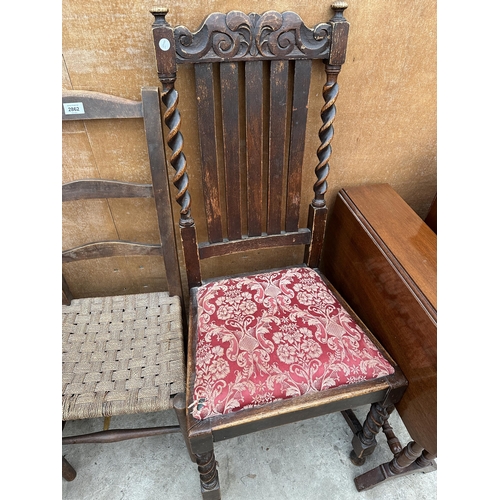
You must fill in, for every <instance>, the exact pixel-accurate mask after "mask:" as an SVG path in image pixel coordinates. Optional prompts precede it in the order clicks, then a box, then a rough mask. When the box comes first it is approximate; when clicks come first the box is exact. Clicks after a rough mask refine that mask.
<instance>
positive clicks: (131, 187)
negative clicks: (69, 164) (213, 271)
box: [62, 87, 186, 480]
mask: <svg viewBox="0 0 500 500" xmlns="http://www.w3.org/2000/svg"><path fill="white" fill-rule="evenodd" d="M141 97H142V98H141V101H133V100H129V99H123V98H120V97H117V96H113V95H108V94H102V93H98V92H91V91H65V92H63V96H62V104H63V107H62V119H63V121H68V120H106V121H109V120H123V119H134V118H135V119H142V120H143V123H144V130H145V135H146V141H147V149H148V157H149V166H150V172H151V183H149V184H138V183H130V182H123V181H119V180H115V179H113V180H111V179H80V180H76V181H72V182H67V183H65V184H63V186H62V200H63V202H64V203H72V202H74V201H75V200H91V199H92V200H94V199H104V200H109V199H112V198H136V197H145V198H154V201H155V206H156V214H157V219H158V229H159V240H160V243H142V242H132V241H121V240H113V241H93V242H90V243H86V244H84V245H80V246H78V247H75V248H71V249H67V250H65V251H63V253H62V262H63V287H62V288H63V290H62V291H63V311H62V420H63V429H64V424H65V422H66V421H69V420H78V419H88V418H102V417H104V422H105V423H104V430H103V431H102V432H97V433H91V434H84V435H79V436H66V437H63V440H62V442H63V445H66V444H79V443H110V442H117V441H122V440H126V439H134V438H139V437H147V436H156V435H162V434H167V433H171V432H179V431H180V432H182V433H183V435H185V429H186V412H185V409H184V405H185V395H184V394H183V393H184V392H185V379H186V377H185V373H186V372H185V349H184V338H183V319H182V298H181V297H182V290H181V280H180V273H179V264H178V259H177V250H176V244H175V236H174V231H173V222H172V211H171V202H170V191H169V185H168V178H167V171H166V157H165V148H164V142H163V130H162V122H161V108H160V94H159V90H158V88H156V87H147V88H142V91H141ZM114 123H116V122H115V121H114V122H110V130H112V129H113V124H114ZM132 256H143V257H148V256H161V257H163V263H164V266H165V270H166V281H167V287H168V291H156V292H150V293H139V294H137V293H134V294H129V295H116V296H106V297H91V298H73V295H72V293H71V290H70V287H69V286H68V283H67V280H66V279H65V277H64V270H65V269H66V270H67V269H68V266H71V265H72V264H71V263H73V262H77V261H80V260H84V259H97V258H103V259H104V258H109V257H111V258H114V257H118V258H122V257H124V258H129V257H132ZM172 408H173V409H175V412H176V415H177V418H178V420H179V425H177V426H162V427H155V428H143V429H114V430H110V429H109V419H110V417H112V416H117V415H125V414H140V413H147V412H153V411H163V410H169V409H172ZM75 476H76V472H75V470H74V468H73V467H72V466H71V464H69V462H68V461H67V460H66V459H65V458H64V457H63V477H64V478H65V479H66V480H73V479H74V478H75Z"/></svg>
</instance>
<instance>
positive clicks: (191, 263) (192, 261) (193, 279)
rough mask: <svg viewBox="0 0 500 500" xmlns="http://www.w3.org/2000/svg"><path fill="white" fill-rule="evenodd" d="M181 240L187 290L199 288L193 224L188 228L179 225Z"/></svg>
mask: <svg viewBox="0 0 500 500" xmlns="http://www.w3.org/2000/svg"><path fill="white" fill-rule="evenodd" d="M181 240H182V247H183V249H184V259H185V261H186V273H187V279H188V286H189V288H192V287H193V286H199V285H201V267H200V256H199V253H198V244H197V242H196V228H195V226H194V224H193V225H189V226H182V225H181Z"/></svg>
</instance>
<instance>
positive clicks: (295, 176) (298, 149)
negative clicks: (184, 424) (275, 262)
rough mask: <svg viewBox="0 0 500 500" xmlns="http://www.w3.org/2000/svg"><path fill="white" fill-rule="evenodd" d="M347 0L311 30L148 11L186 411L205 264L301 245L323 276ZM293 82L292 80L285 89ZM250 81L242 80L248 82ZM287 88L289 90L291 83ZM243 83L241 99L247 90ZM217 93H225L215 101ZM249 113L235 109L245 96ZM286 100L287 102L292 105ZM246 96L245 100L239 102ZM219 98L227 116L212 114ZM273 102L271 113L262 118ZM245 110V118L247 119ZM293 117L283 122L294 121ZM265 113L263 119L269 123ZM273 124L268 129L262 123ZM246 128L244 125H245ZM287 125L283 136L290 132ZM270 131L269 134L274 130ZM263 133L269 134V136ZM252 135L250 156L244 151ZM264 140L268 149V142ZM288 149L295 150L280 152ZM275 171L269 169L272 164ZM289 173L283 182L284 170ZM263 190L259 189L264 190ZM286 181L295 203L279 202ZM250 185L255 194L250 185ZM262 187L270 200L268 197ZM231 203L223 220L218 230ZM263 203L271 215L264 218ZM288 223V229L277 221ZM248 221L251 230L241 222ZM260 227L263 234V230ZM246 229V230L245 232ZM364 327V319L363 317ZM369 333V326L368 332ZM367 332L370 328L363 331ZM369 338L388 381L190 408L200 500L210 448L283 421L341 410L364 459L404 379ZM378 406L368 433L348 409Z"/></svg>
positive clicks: (266, 17) (209, 489)
mask: <svg viewBox="0 0 500 500" xmlns="http://www.w3.org/2000/svg"><path fill="white" fill-rule="evenodd" d="M346 8H347V4H346V3H345V2H340V1H336V2H334V4H333V6H332V9H333V12H334V14H333V17H332V18H331V19H330V20H329V21H328V22H325V23H320V24H318V25H317V26H316V27H315V28H313V29H309V28H307V27H306V26H305V25H304V23H303V22H302V20H301V18H300V17H299V16H298V15H297V14H295V13H293V12H285V13H282V14H280V13H278V12H274V11H269V12H266V13H264V14H262V15H258V14H254V13H253V14H249V15H246V14H244V13H242V12H239V11H232V12H230V13H228V14H227V15H226V14H222V13H213V14H211V15H209V16H208V17H207V18H206V19H205V21H204V22H203V24H202V25H201V27H200V28H199V29H198V30H197V31H196V32H193V33H192V32H190V31H189V30H188V29H187V28H186V27H184V26H177V27H171V26H170V25H169V24H168V23H167V21H166V19H165V16H166V14H167V11H166V10H164V9H159V10H155V11H152V14H153V15H154V17H155V21H154V23H153V26H152V31H153V40H154V45H155V51H156V59H157V66H158V68H157V69H158V75H159V79H160V81H161V82H162V84H163V91H162V101H163V103H164V105H165V108H166V110H165V113H164V123H165V125H166V127H167V129H168V137H167V143H168V145H169V147H170V149H171V150H172V155H171V158H170V163H171V165H172V167H173V168H174V170H175V172H176V173H175V178H174V185H175V186H176V187H177V189H178V193H177V195H176V200H177V203H178V204H179V205H180V207H181V210H180V223H179V225H180V232H181V238H182V244H183V251H184V257H185V262H186V271H187V277H188V284H189V288H190V295H191V298H190V312H189V340H188V354H187V356H188V359H187V370H188V372H187V377H188V379H187V397H186V401H187V406H189V405H190V404H192V402H193V396H192V394H193V385H194V378H195V373H194V372H195V370H194V367H195V359H196V338H197V331H196V330H197V312H196V310H197V299H196V296H197V290H198V287H199V286H200V285H201V284H202V283H203V282H202V277H201V266H200V260H202V259H206V258H212V257H220V256H223V255H227V254H233V253H234V252H241V251H246V250H250V249H262V248H274V247H277V246H287V245H305V252H304V264H305V265H307V266H309V267H311V268H317V267H318V265H319V260H320V256H321V251H322V242H323V237H324V231H325V222H326V216H327V206H326V203H325V192H326V188H327V183H326V178H327V176H328V172H329V163H328V162H329V159H330V156H331V146H330V142H331V140H332V137H333V125H332V124H333V120H334V118H335V113H336V108H335V101H336V99H337V95H338V84H337V76H338V74H339V72H340V69H341V66H342V64H343V63H344V61H345V55H346V46H347V35H348V30H349V24H348V22H347V21H346V19H345V18H344V15H343V12H344V10H345V9H346ZM313 59H319V60H323V61H324V64H325V72H326V83H325V85H324V87H323V97H324V101H325V102H324V105H323V108H322V110H321V119H322V125H321V128H320V131H319V138H320V142H321V144H320V146H319V148H318V150H317V156H318V159H319V163H318V164H317V166H316V169H315V173H316V177H317V180H316V182H315V184H314V199H313V200H312V202H311V204H310V207H309V217H308V225H307V227H306V228H299V227H298V226H299V212H300V207H299V203H300V191H301V178H302V177H301V175H302V174H301V172H302V162H303V157H304V143H305V137H306V133H305V124H306V118H307V109H308V98H309V82H310V76H311V67H312V61H313ZM181 64H193V65H194V75H195V81H196V91H197V96H198V97H197V103H198V126H199V130H200V134H199V135H200V152H201V172H202V176H201V177H202V180H203V186H204V197H205V198H204V203H205V212H206V218H207V226H208V242H203V243H200V244H198V241H197V234H196V229H195V225H194V221H193V218H192V216H191V196H190V193H189V191H188V184H189V183H188V175H187V161H186V157H185V155H184V152H183V145H184V139H183V136H182V133H181V130H180V123H181V120H180V113H179V109H178V102H179V94H178V92H177V90H176V87H175V82H176V77H177V67H178V65H181ZM243 66H244V70H243V69H242V67H243ZM289 74H293V75H294V77H295V83H294V84H290V85H289V84H288V81H289V79H288V77H289ZM243 79H244V82H243ZM263 82H269V84H268V85H269V87H268V96H269V97H268V101H266V99H265V98H263V97H262V96H263V92H262V90H261V88H262V85H263ZM288 85H289V86H288ZM243 86H244V89H245V90H244V92H243V91H242V90H241V89H242V88H243ZM219 92H220V93H219ZM242 93H243V94H244V100H245V106H241V107H238V106H237V105H236V103H237V102H240V101H239V97H240V94H242ZM290 99H291V101H290ZM242 100H243V97H242ZM217 102H220V108H221V109H220V111H219V112H220V115H219V117H217V115H216V112H215V111H214V109H215V108H216V106H217ZM266 103H267V105H268V113H267V114H266V113H265V111H266ZM243 108H244V111H243V112H242V114H243V116H242V115H241V114H240V111H241V110H242V109H243ZM287 110H288V115H287ZM264 116H265V118H264ZM267 119H268V120H269V121H266V120H267ZM219 120H220V122H221V123H222V127H221V133H222V136H223V138H222V144H223V152H222V153H221V154H219V153H218V150H217V148H218V144H220V143H218V142H217V140H216V139H214V133H215V131H216V130H217V129H219V125H218V123H219ZM243 122H245V125H241V127H240V124H241V123H243ZM288 124H289V125H290V129H289V130H288V131H287V125H288ZM267 127H268V130H267ZM267 132H268V137H269V139H267ZM245 138H246V150H245V154H243V153H241V154H240V148H241V143H242V139H245ZM267 140H268V142H267ZM285 144H288V148H287V146H285ZM266 148H267V151H268V163H267V165H266V168H267V172H268V175H267V176H266V175H263V172H266V170H265V169H263V164H264V163H265V162H266V159H265V156H266V155H265V154H263V151H265V150H266ZM218 156H222V157H223V162H222V163H223V164H224V173H223V176H224V181H225V186H226V190H225V204H224V203H223V202H221V201H220V200H219V197H220V196H221V191H220V189H219V181H218V175H219V174H218V167H217V158H218ZM245 163H246V165H247V166H246V172H247V173H246V175H247V179H246V182H247V186H248V187H249V189H248V192H247V193H246V196H247V200H248V207H247V210H246V212H247V220H246V221H244V222H243V223H242V219H243V216H242V214H243V213H244V211H243V210H242V207H241V199H242V198H243V197H244V196H243V195H242V191H241V189H240V184H242V182H241V181H242V179H244V175H243V174H241V172H242V171H243V170H244V169H243V168H240V167H241V164H245ZM285 172H288V177H287V178H286V179H285V177H284V175H285V174H284V173H285ZM265 177H267V187H264V188H263V189H262V190H260V189H258V187H257V186H259V185H261V182H262V181H264V182H266V179H265ZM284 183H286V186H287V190H288V195H285V196H283V200H282V187H283V185H284ZM250 187H251V189H250ZM266 189H267V204H266V199H265V197H264V196H263V195H262V192H263V191H264V190H266ZM224 205H225V207H226V208H225V220H226V221H227V227H224V226H223V223H222V221H223V220H224V217H222V216H221V214H222V213H224ZM262 205H264V207H265V208H267V213H266V215H265V216H262V217H261V214H262V213H263V210H262V209H261V207H262ZM282 221H283V222H284V223H283V224H282ZM245 224H246V226H245ZM264 225H265V229H264V230H263V229H262V227H263V226H264ZM245 227H246V228H247V232H246V234H244V232H243V231H244V229H245ZM325 282H326V283H327V285H328V286H329V287H330V290H332V293H333V294H334V295H335V296H336V297H337V298H338V299H339V301H340V302H341V303H342V304H343V305H344V306H345V307H346V309H347V310H348V311H349V313H350V314H351V315H352V316H353V317H354V318H356V319H357V320H359V318H357V315H356V314H355V313H354V311H352V309H351V308H349V306H348V305H347V304H346V303H345V301H343V299H342V298H341V297H340V296H339V294H338V293H337V292H336V291H335V290H334V289H333V287H332V286H331V284H329V283H328V282H327V280H325ZM359 324H360V325H362V323H361V322H360V321H359ZM362 327H363V326H362ZM365 331H367V330H365ZM367 335H369V337H370V338H371V339H372V341H373V342H374V344H375V345H376V346H377V347H378V348H379V350H380V351H381V352H382V353H383V354H384V356H385V357H386V359H388V360H389V361H390V362H391V364H393V366H394V367H395V373H394V374H393V375H390V376H386V377H382V378H378V379H375V380H371V381H365V382H361V383H356V384H352V385H347V386H341V387H337V388H333V389H329V390H325V391H322V392H319V393H315V394H306V395H304V396H299V397H293V398H291V399H286V400H282V401H276V402H273V403H269V404H266V405H263V406H260V407H255V408H250V409H243V410H239V411H235V412H233V413H228V414H224V415H220V416H216V417H211V418H207V419H205V420H201V421H199V420H195V419H194V418H193V417H192V415H191V414H190V413H189V410H187V411H188V415H187V420H188V440H189V443H190V446H191V450H192V452H193V455H194V456H195V459H196V462H197V464H198V470H199V473H200V482H201V492H202V496H203V498H204V500H209V499H210V500H211V499H219V498H220V486H219V479H218V472H217V467H216V461H215V455H214V442H217V441H220V440H225V439H229V438H232V437H236V436H239V435H243V434H247V433H250V432H254V431H258V430H262V429H266V428H270V427H273V426H277V425H282V424H287V423H290V422H295V421H299V420H303V419H307V418H311V417H316V416H318V415H324V414H327V413H331V412H336V411H342V412H343V415H344V417H345V418H346V419H347V421H348V422H349V425H350V426H351V428H352V430H353V431H354V433H355V435H354V438H353V453H352V456H353V459H354V460H358V461H362V460H364V457H365V456H367V455H369V454H370V453H372V452H373V450H374V447H375V446H376V440H375V436H376V434H377V432H378V431H379V429H380V428H381V427H382V426H383V425H384V423H386V421H387V418H388V416H389V413H390V411H391V410H392V409H393V405H394V404H395V403H396V402H397V401H398V400H399V399H400V398H401V396H402V394H403V393H404V390H405V388H406V385H407V381H406V379H405V377H404V376H403V374H402V372H401V370H400V369H399V368H398V367H397V366H396V363H395V362H394V361H393V360H392V359H391V358H390V356H389V354H388V353H387V352H386V351H385V350H384V349H383V347H382V346H381V345H380V344H379V343H378V341H377V340H376V339H375V338H374V337H373V336H372V335H371V334H370V333H369V332H367ZM365 404H371V409H370V413H369V415H368V416H367V419H366V421H365V423H364V425H363V426H361V424H360V423H359V422H358V421H357V419H356V418H355V416H354V414H353V412H352V411H351V410H350V409H351V408H355V407H357V406H360V405H365Z"/></svg>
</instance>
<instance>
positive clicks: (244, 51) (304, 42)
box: [154, 11, 347, 73]
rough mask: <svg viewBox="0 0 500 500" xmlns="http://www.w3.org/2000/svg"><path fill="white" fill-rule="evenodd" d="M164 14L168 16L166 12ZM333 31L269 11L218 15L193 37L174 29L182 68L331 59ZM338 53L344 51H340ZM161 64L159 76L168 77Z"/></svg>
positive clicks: (291, 14) (290, 14) (328, 26)
mask: <svg viewBox="0 0 500 500" xmlns="http://www.w3.org/2000/svg"><path fill="white" fill-rule="evenodd" d="M162 13H163V14H165V12H164V11H163V12H162ZM157 14H158V13H157ZM344 21H345V19H344ZM154 27H155V26H154ZM331 30H332V26H331V24H329V23H320V24H318V25H316V26H315V27H314V28H312V29H310V28H308V27H306V26H305V25H304V23H303V21H302V19H301V18H300V17H299V16H298V15H297V14H296V13H295V12H284V13H279V12H275V11H269V12H265V13H264V14H262V15H259V14H255V13H251V14H244V13H243V12H240V11H231V12H229V13H228V14H222V13H220V12H215V13H213V14H210V15H209V16H207V18H206V19H205V21H204V22H203V24H202V26H201V27H200V28H199V29H198V30H197V31H196V32H193V33H191V32H190V31H189V30H188V29H187V28H186V27H184V26H178V27H176V28H175V29H174V35H175V45H176V61H177V63H179V64H180V63H189V62H208V61H210V62H223V61H227V60H233V61H248V60H250V61H252V60H266V59H285V60H286V59H328V57H329V50H330V34H331ZM220 34H222V35H223V40H224V42H223V43H220V40H221V36H220ZM217 35H218V36H217ZM155 42H156V40H155ZM346 42H347V39H345V40H343V43H346ZM155 45H156V43H155ZM335 49H336V50H337V46H335ZM338 50H340V51H341V48H339V49H338ZM157 54H158V53H157ZM160 55H161V54H160ZM162 62H163V61H160V65H161V67H159V68H158V72H159V73H168V71H165V70H164V68H165V66H166V65H165V64H161V63H162Z"/></svg>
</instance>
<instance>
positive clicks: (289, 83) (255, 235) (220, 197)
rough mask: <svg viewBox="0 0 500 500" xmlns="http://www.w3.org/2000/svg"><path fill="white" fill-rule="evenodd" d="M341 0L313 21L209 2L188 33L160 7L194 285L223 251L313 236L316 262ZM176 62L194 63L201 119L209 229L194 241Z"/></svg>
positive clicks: (160, 47)
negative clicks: (309, 160)
mask: <svg viewBox="0 0 500 500" xmlns="http://www.w3.org/2000/svg"><path fill="white" fill-rule="evenodd" d="M337 3H338V4H339V7H337V8H335V11H334V16H333V17H332V19H331V20H330V22H328V23H321V24H318V25H317V26H316V27H315V28H313V29H309V28H307V27H306V26H305V25H304V23H303V22H302V20H301V18H300V17H299V16H298V15H297V14H295V13H293V12H285V13H283V14H280V13H278V12H272V11H271V12H266V13H265V14H263V15H257V14H250V15H246V14H243V13H242V12H237V11H232V12H230V13H228V14H227V15H225V14H221V13H214V14H211V15H210V16H208V17H207V19H206V20H205V22H204V23H203V25H202V27H201V28H200V29H199V30H198V31H196V32H195V33H191V32H190V31H189V30H188V29H187V28H185V27H183V26H179V27H177V28H173V27H171V26H170V25H169V24H168V23H167V22H166V20H165V15H166V13H167V12H166V11H155V12H154V13H153V14H154V16H155V22H154V24H153V37H154V41H155V47H156V55H157V62H158V74H159V77H160V80H161V82H162V84H163V92H162V100H163V103H164V104H165V107H166V111H165V114H164V117H165V124H166V125H167V127H168V130H169V133H168V139H167V143H168V145H169V147H170V148H171V149H172V156H171V159H170V162H171V164H172V166H173V168H174V169H175V171H176V176H175V180H174V184H175V186H176V187H177V189H178V193H177V196H176V200H177V202H178V203H179V205H180V206H181V219H180V227H181V233H182V241H183V245H184V252H185V258H186V263H187V264H186V267H187V274H188V281H189V286H190V287H193V286H197V285H200V284H201V271H200V263H199V261H200V259H205V258H208V257H214V256H220V255H224V254H227V253H233V252H240V251H246V250H251V249H257V248H268V247H275V246H287V245H306V250H305V263H306V264H307V265H309V266H312V267H316V266H317V265H318V262H319V257H320V254H321V247H322V241H323V234H324V229H325V221H326V205H325V198H324V195H325V192H326V189H327V182H326V178H327V176H328V172H329V163H328V162H329V159H330V155H331V147H330V142H331V140H332V138H333V120H334V118H335V101H336V99H337V95H338V84H337V76H338V74H339V72H340V69H341V66H342V64H343V63H344V61H345V54H346V46H347V34H348V30H349V24H348V23H347V21H346V19H345V18H344V16H343V10H344V9H345V8H346V6H347V5H346V4H345V3H343V2H337ZM314 59H320V60H324V62H325V71H326V75H327V78H326V83H325V85H324V88H323V97H324V100H325V104H324V106H323V109H322V112H321V118H322V122H323V125H322V127H321V130H320V132H319V136H320V140H321V144H320V146H319V148H318V152H317V154H318V158H319V163H318V164H317V166H316V170H315V171H316V177H317V180H316V182H315V184H314V199H313V201H312V203H311V205H310V213H309V221H308V226H307V227H306V228H299V213H300V199H301V184H302V163H303V158H304V145H305V137H306V128H305V125H306V121H307V111H308V97H309V85H310V77H311V69H312V60H314ZM181 64H194V67H195V70H194V72H195V73H194V74H195V80H196V93H197V96H198V99H197V112H198V123H199V126H200V128H201V129H202V130H200V134H199V137H200V154H201V169H202V181H203V193H204V201H205V210H206V219H207V234H208V241H207V242H203V243H201V244H199V245H198V242H197V237H196V232H195V229H194V221H193V219H192V217H191V197H190V194H189V190H188V184H189V183H188V173H187V160H186V157H185V155H184V152H183V144H184V139H183V136H182V133H181V130H180V114H179V111H178V109H177V105H178V101H179V96H178V92H177V90H176V88H175V81H176V74H177V67H178V65H181ZM238 103H239V104H238ZM219 123H221V126H219ZM218 133H219V134H220V137H218ZM220 146H222V149H223V151H222V152H220V151H219V147H220ZM219 163H221V164H222V167H220V168H219ZM221 176H222V179H220V178H219V177H221ZM224 186H225V190H223V189H222V188H223V187H224ZM242 200H246V204H243V203H242ZM223 222H224V223H225V224H224V225H223Z"/></svg>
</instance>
